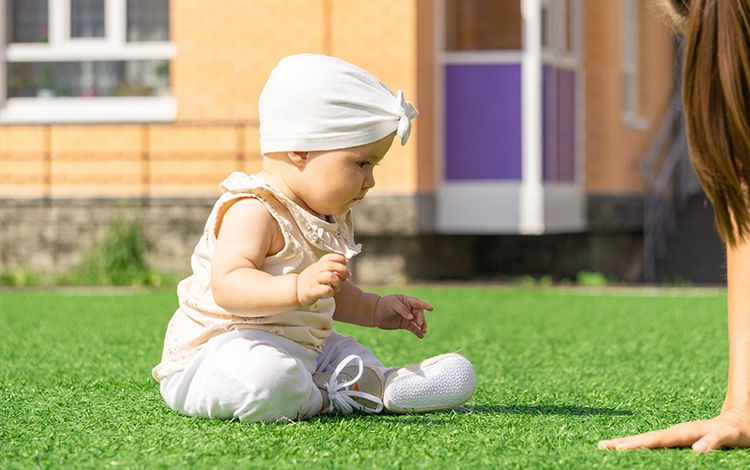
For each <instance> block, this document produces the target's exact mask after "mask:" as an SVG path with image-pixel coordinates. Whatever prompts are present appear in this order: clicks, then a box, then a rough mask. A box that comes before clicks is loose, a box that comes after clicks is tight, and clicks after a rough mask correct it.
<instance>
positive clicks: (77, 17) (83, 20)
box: [70, 0, 104, 38]
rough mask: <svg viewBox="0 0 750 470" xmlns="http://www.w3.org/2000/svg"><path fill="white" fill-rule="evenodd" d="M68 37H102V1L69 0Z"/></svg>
mask: <svg viewBox="0 0 750 470" xmlns="http://www.w3.org/2000/svg"><path fill="white" fill-rule="evenodd" d="M70 37H71V38H103V37H104V0H70Z"/></svg>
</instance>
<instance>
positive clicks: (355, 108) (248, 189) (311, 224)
mask: <svg viewBox="0 0 750 470" xmlns="http://www.w3.org/2000/svg"><path fill="white" fill-rule="evenodd" d="M259 115H260V146H261V152H262V154H263V171H261V172H260V173H258V174H254V175H246V174H244V173H239V172H237V173H233V174H232V175H230V176H229V177H228V178H227V179H226V180H225V181H224V182H223V183H222V184H221V189H222V191H223V194H222V196H221V197H220V198H219V200H218V201H217V202H216V205H215V206H214V208H213V211H212V212H211V215H210V216H209V218H208V221H207V222H206V227H205V231H204V234H203V236H202V238H201V240H200V241H199V242H198V244H197V245H196V247H195V252H194V254H193V256H192V268H193V274H192V275H191V276H190V277H188V278H187V279H185V280H183V281H182V282H180V284H179V286H178V295H179V301H180V307H179V308H178V310H177V312H176V313H175V314H174V316H173V317H172V320H171V321H170V323H169V327H168V329H167V334H166V339H165V343H164V351H163V355H162V362H161V363H160V364H159V365H158V366H156V367H155V368H154V370H153V376H154V378H155V379H156V380H157V381H159V382H161V394H162V396H163V397H164V399H165V400H166V402H167V404H168V405H169V406H170V407H171V408H172V409H174V410H176V411H178V412H179V413H182V414H185V415H189V416H199V417H207V418H216V419H238V420H240V421H247V422H277V421H288V420H296V419H304V418H307V417H310V416H315V415H317V414H320V413H335V412H339V413H345V414H348V413H352V412H354V411H361V412H367V413H379V412H383V411H388V412H392V413H407V412H416V413H422V412H428V411H435V410H444V409H450V408H454V407H458V406H460V405H462V404H464V403H465V402H466V401H467V400H469V398H471V396H472V395H473V393H474V390H475V388H476V377H475V374H474V369H473V367H472V366H471V363H470V362H469V361H468V360H467V359H466V358H465V357H463V356H461V355H458V354H445V355H441V356H437V357H434V358H431V359H427V360H425V361H423V362H421V363H419V364H414V365H410V366H406V367H402V368H397V369H390V368H387V367H385V366H384V365H383V364H382V363H381V362H380V361H379V360H378V359H377V358H375V356H374V355H373V353H372V352H371V351H370V350H369V349H367V348H365V347H364V346H362V345H360V344H359V343H358V342H357V341H356V340H355V339H354V338H352V337H347V336H343V335H341V334H339V333H337V332H336V331H334V329H333V321H334V320H337V321H341V322H347V323H352V324H355V325H361V326H365V327H378V328H381V329H386V330H394V329H406V330H408V331H410V332H411V333H413V334H414V335H416V336H417V337H419V338H423V337H424V335H425V333H426V332H427V322H426V320H425V313H424V312H425V310H432V306H431V305H430V304H428V303H426V302H424V301H422V300H420V299H418V298H415V297H410V296H406V295H386V296H380V295H378V294H374V293H369V292H363V291H362V290H361V289H359V288H358V287H357V286H356V285H355V284H353V283H352V282H351V281H350V278H351V272H350V271H349V269H348V268H347V265H348V263H349V260H350V259H351V258H352V257H353V256H355V255H356V254H357V253H359V251H360V245H357V244H355V243H354V237H353V232H352V217H351V210H350V207H351V206H352V205H353V204H354V203H356V202H357V201H359V200H361V199H362V198H364V197H365V195H366V194H367V192H368V191H369V190H370V189H371V188H372V187H373V186H374V185H375V179H374V176H373V169H374V167H375V166H376V165H377V164H378V163H379V162H380V161H381V160H382V159H383V157H385V154H386V153H387V152H388V150H389V149H390V147H391V144H392V142H393V139H394V137H395V136H398V137H399V139H400V141H401V145H405V144H406V142H407V140H408V139H409V133H410V131H411V119H413V118H415V117H416V116H417V110H416V109H415V108H414V106H412V104H411V103H409V102H408V101H406V100H405V99H404V96H403V93H402V92H401V91H399V92H398V96H395V95H394V94H393V92H391V90H390V89H388V87H386V86H385V85H384V84H383V83H381V82H380V81H379V80H378V79H377V78H375V77H374V76H373V75H371V74H370V73H368V72H366V71H364V70H362V69H360V68H358V67H356V66H354V65H352V64H350V63H348V62H345V61H343V60H340V59H336V58H333V57H328V56H324V55H314V54H300V55H294V56H290V57H287V58H285V59H283V60H281V62H279V64H278V66H277V67H276V68H275V69H274V70H273V72H272V73H271V76H270V77H269V79H268V82H267V83H266V85H265V87H264V89H263V92H262V93H261V96H260V102H259Z"/></svg>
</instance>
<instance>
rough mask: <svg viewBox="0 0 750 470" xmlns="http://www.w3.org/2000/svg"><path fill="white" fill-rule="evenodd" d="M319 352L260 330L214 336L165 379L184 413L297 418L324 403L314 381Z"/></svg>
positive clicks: (170, 399)
mask: <svg viewBox="0 0 750 470" xmlns="http://www.w3.org/2000/svg"><path fill="white" fill-rule="evenodd" d="M317 356H318V353H315V352H314V351H311V350H309V349H307V348H304V347H302V346H300V345H298V344H296V343H294V342H292V341H289V340H286V339H285V338H280V337H278V336H276V335H272V334H269V333H265V332H262V331H255V330H241V331H233V332H229V333H224V334H222V335H220V336H217V337H215V338H213V339H211V340H210V341H209V342H208V343H207V344H206V345H205V346H204V348H203V349H202V350H201V351H200V352H199V353H198V355H197V356H196V357H195V358H194V359H193V360H192V361H191V362H190V364H188V367H187V368H186V369H185V370H183V371H182V372H178V373H176V374H174V375H172V376H170V377H168V378H166V379H164V380H163V381H162V386H161V392H162V396H163V397H164V399H165V400H166V401H167V404H168V405H169V406H170V407H171V408H172V409H174V410H175V411H178V412H179V413H182V414H186V415H189V416H196V417H205V418H214V419H239V420H240V421H249V422H276V421H280V420H296V419H299V418H304V417H309V416H312V415H315V414H317V413H319V411H320V409H321V406H322V404H323V402H322V398H321V394H320V391H319V389H318V388H317V387H316V386H315V384H314V383H313V381H312V375H311V373H312V372H313V371H314V367H315V359H316V357H317Z"/></svg>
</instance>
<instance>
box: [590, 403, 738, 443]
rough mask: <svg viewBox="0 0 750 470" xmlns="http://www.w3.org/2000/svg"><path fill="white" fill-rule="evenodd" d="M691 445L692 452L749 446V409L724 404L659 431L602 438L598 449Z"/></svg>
mask: <svg viewBox="0 0 750 470" xmlns="http://www.w3.org/2000/svg"><path fill="white" fill-rule="evenodd" d="M662 447H691V448H692V449H693V450H694V451H695V452H708V451H711V450H718V449H727V448H734V447H750V413H749V412H748V411H747V410H741V409H737V408H725V409H724V410H722V412H721V414H720V415H719V416H717V417H716V418H713V419H707V420H703V421H691V422H689V423H682V424H678V425H676V426H672V427H671V428H669V429H663V430H661V431H651V432H647V433H645V434H639V435H637V436H630V437H622V438H619V439H612V440H609V441H601V442H600V443H599V448H600V449H617V450H630V449H657V448H662Z"/></svg>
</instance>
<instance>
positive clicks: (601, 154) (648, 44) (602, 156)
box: [584, 0, 677, 194]
mask: <svg viewBox="0 0 750 470" xmlns="http://www.w3.org/2000/svg"><path fill="white" fill-rule="evenodd" d="M584 5H585V8H584V25H585V28H586V34H585V39H584V64H585V65H584V83H585V85H584V86H585V90H586V91H585V139H584V148H585V168H586V171H585V175H586V177H585V179H586V190H587V191H588V192H593V193H619V194H623V193H625V194H627V193H630V194H632V193H638V194H640V193H642V192H643V178H642V176H641V172H640V169H639V166H638V163H639V159H640V158H641V157H642V156H643V154H644V153H645V152H646V149H647V148H648V146H649V144H650V143H651V140H652V139H653V136H654V133H655V131H656V128H657V127H658V126H659V124H660V121H661V119H662V116H663V115H664V112H665V111H666V109H667V107H668V105H669V103H670V100H671V99H672V96H673V93H674V91H675V81H676V78H675V77H676V71H677V64H676V57H675V53H674V51H675V46H674V42H675V38H674V35H673V34H672V32H671V30H670V29H669V28H668V27H667V26H666V24H665V23H664V15H663V14H662V13H661V12H660V11H659V10H658V9H657V7H656V6H655V5H654V3H653V2H651V1H649V0H640V3H639V29H640V38H639V39H640V51H639V57H640V61H639V67H638V69H639V72H640V73H639V82H640V83H639V95H640V97H639V109H640V115H641V117H642V118H644V120H645V122H646V123H647V124H648V126H647V127H646V128H644V129H638V128H634V127H633V126H628V125H627V124H626V123H625V122H624V120H623V116H622V114H623V105H622V101H623V98H622V89H623V75H622V72H621V67H620V48H621V47H622V43H621V31H622V22H621V16H620V13H621V10H620V8H621V3H620V2H619V1H609V0H604V1H596V0H594V1H591V0H589V1H586V2H584Z"/></svg>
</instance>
